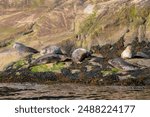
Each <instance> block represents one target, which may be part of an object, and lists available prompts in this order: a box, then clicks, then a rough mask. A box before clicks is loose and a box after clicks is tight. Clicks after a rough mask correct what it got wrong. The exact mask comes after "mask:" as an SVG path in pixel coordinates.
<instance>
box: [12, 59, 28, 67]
mask: <svg viewBox="0 0 150 117" xmlns="http://www.w3.org/2000/svg"><path fill="white" fill-rule="evenodd" d="M26 64H27V63H26V61H25V60H19V61H17V62H16V63H15V64H14V66H13V68H20V67H22V66H24V65H26Z"/></svg>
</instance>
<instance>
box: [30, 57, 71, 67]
mask: <svg viewBox="0 0 150 117" xmlns="http://www.w3.org/2000/svg"><path fill="white" fill-rule="evenodd" d="M67 60H71V59H70V58H69V57H67V56H65V55H59V54H46V55H43V56H41V57H39V58H37V59H35V60H33V61H32V63H31V64H32V65H39V64H46V63H53V62H61V61H67Z"/></svg>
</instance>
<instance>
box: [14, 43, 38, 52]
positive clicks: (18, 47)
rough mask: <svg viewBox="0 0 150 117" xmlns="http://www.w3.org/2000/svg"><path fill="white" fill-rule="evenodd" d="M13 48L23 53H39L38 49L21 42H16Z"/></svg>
mask: <svg viewBox="0 0 150 117" xmlns="http://www.w3.org/2000/svg"><path fill="white" fill-rule="evenodd" d="M13 48H14V49H16V50H17V51H18V52H19V53H20V54H22V53H31V54H35V53H39V51H38V50H36V49H34V48H31V47H28V46H26V45H24V44H22V43H19V42H15V44H14V45H13Z"/></svg>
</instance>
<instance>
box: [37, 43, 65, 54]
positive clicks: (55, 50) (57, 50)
mask: <svg viewBox="0 0 150 117" xmlns="http://www.w3.org/2000/svg"><path fill="white" fill-rule="evenodd" d="M40 54H41V55H45V54H64V53H63V52H62V50H61V48H60V47H58V46H54V45H52V46H47V47H45V48H44V49H42V50H41V51H40Z"/></svg>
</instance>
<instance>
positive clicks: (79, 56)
mask: <svg viewBox="0 0 150 117" xmlns="http://www.w3.org/2000/svg"><path fill="white" fill-rule="evenodd" d="M89 56H91V53H90V52H89V51H87V50H86V49H84V48H78V49H76V50H74V51H73V53H72V60H73V61H74V62H76V63H77V62H81V61H83V60H84V59H85V58H87V57H89Z"/></svg>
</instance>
